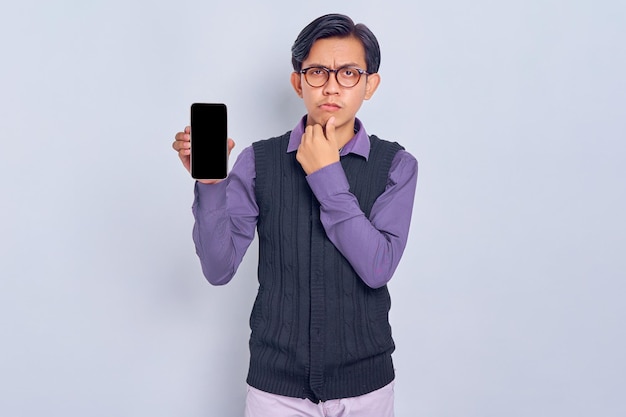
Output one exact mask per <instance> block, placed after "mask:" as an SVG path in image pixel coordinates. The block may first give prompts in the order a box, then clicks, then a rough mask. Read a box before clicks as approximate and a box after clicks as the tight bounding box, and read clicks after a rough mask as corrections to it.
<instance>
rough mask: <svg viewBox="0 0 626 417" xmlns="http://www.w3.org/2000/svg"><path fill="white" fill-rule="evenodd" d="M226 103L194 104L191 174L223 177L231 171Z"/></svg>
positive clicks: (217, 178)
mask: <svg viewBox="0 0 626 417" xmlns="http://www.w3.org/2000/svg"><path fill="white" fill-rule="evenodd" d="M226 122H227V121H226V105H225V104H223V103H193V104H192V105H191V177H192V178H195V179H197V180H220V179H224V178H226V175H227V174H228V151H227V148H228V133H227V123H226Z"/></svg>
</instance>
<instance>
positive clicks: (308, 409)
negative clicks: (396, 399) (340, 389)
mask: <svg viewBox="0 0 626 417" xmlns="http://www.w3.org/2000/svg"><path fill="white" fill-rule="evenodd" d="M393 384H394V383H393V382H391V383H390V384H389V385H386V386H384V387H382V388H381V389H379V390H376V391H373V392H370V393H369V394H365V395H361V396H359V397H351V398H340V399H337V400H328V401H323V402H320V403H318V404H315V403H313V402H311V401H309V400H307V399H302V398H291V397H283V396H282V395H276V394H269V393H267V392H264V391H260V390H258V389H256V388H253V387H251V386H248V393H247V395H246V414H245V417H393V415H394V414H393Z"/></svg>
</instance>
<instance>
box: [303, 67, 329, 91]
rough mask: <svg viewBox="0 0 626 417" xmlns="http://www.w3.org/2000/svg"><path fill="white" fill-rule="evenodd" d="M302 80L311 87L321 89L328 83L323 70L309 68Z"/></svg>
mask: <svg viewBox="0 0 626 417" xmlns="http://www.w3.org/2000/svg"><path fill="white" fill-rule="evenodd" d="M304 78H305V79H306V81H307V82H308V83H309V84H310V85H311V87H321V86H323V85H324V84H326V81H328V71H326V70H325V69H324V68H309V69H308V70H307V71H306V72H305V73H304Z"/></svg>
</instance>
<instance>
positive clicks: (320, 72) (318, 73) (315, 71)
mask: <svg viewBox="0 0 626 417" xmlns="http://www.w3.org/2000/svg"><path fill="white" fill-rule="evenodd" d="M307 72H308V74H309V75H310V76H313V77H323V76H324V77H325V76H326V71H324V69H322V68H311V69H309V70H308V71H307Z"/></svg>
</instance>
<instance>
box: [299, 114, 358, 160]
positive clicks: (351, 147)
mask: <svg viewBox="0 0 626 417" xmlns="http://www.w3.org/2000/svg"><path fill="white" fill-rule="evenodd" d="M305 127H306V116H304V117H303V118H302V119H301V120H300V122H299V123H298V124H297V125H296V127H294V128H293V130H292V131H291V135H290V136H289V145H288V146H287V153H289V152H294V151H296V150H298V146H300V142H301V141H302V135H303V134H304V129H305ZM354 130H355V134H354V136H353V137H352V139H350V140H349V141H348V143H346V144H345V146H344V147H343V149H341V152H340V153H339V155H341V156H345V155H347V154H349V153H353V154H356V155H359V156H362V157H363V158H365V160H367V158H368V157H369V154H370V140H369V136H368V135H367V132H366V131H365V128H364V127H363V124H362V123H361V121H360V120H359V119H355V120H354Z"/></svg>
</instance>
